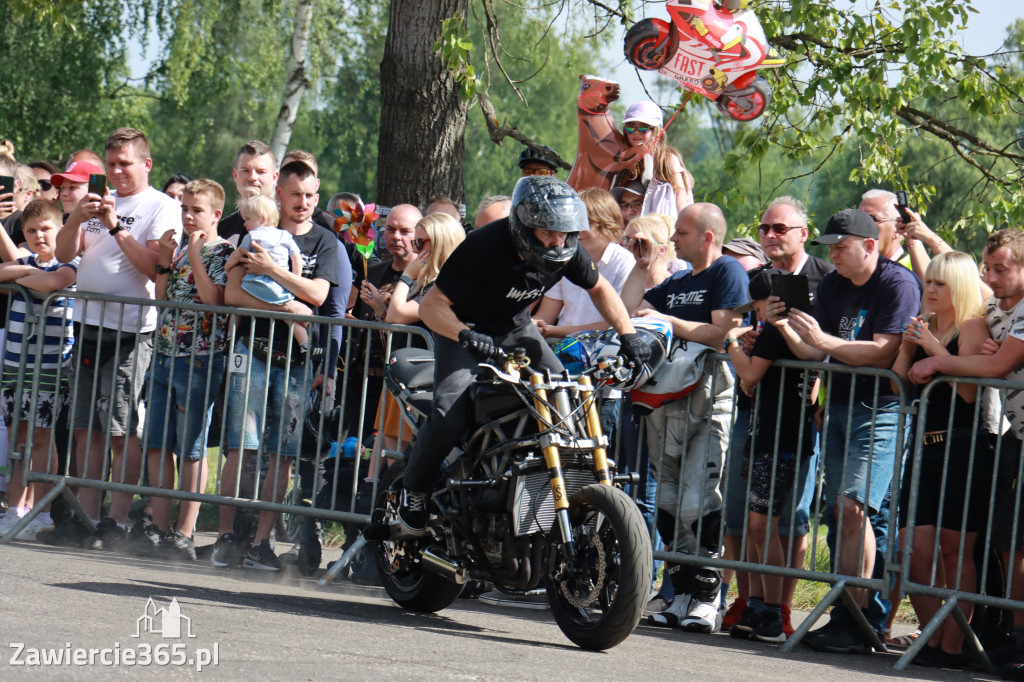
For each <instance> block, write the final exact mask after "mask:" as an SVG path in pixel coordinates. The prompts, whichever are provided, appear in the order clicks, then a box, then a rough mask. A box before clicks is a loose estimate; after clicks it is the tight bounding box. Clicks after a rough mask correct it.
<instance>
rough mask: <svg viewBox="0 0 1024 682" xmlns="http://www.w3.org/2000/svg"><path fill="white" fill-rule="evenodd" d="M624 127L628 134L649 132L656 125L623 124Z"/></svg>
mask: <svg viewBox="0 0 1024 682" xmlns="http://www.w3.org/2000/svg"><path fill="white" fill-rule="evenodd" d="M622 129H623V130H624V131H626V134H627V135H632V134H633V133H649V132H651V131H652V130H654V126H622Z"/></svg>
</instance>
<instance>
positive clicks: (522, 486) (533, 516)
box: [512, 469, 597, 535]
mask: <svg viewBox="0 0 1024 682" xmlns="http://www.w3.org/2000/svg"><path fill="white" fill-rule="evenodd" d="M562 476H563V477H564V478H565V492H566V494H567V495H569V496H570V497H571V496H572V495H573V494H574V493H575V492H576V491H577V490H579V489H580V488H582V487H584V486H587V485H590V484H592V483H597V479H595V478H594V472H593V471H591V470H589V469H562ZM512 518H513V521H514V523H515V533H516V535H530V534H532V533H546V532H548V531H549V530H551V527H552V525H554V523H555V500H554V498H553V497H552V495H551V483H550V479H549V478H548V472H547V471H536V472H533V473H529V474H524V475H522V476H518V477H517V478H516V496H515V501H514V502H513V503H512Z"/></svg>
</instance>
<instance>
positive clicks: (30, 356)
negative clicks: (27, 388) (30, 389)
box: [4, 254, 79, 370]
mask: <svg viewBox="0 0 1024 682" xmlns="http://www.w3.org/2000/svg"><path fill="white" fill-rule="evenodd" d="M78 260H79V259H78V258H75V259H74V260H73V261H72V262H70V263H58V262H57V261H56V260H52V261H50V262H49V263H45V264H40V263H39V259H38V257H37V256H36V255H35V254H32V255H30V256H27V257H25V258H19V259H18V263H20V264H21V265H31V266H33V267H36V268H38V269H39V270H42V271H43V272H56V271H57V270H59V269H60V268H71V269H72V270H74V271H75V272H78ZM68 289H74V286H73V285H72V286H70V287H68ZM45 298H46V296H42V297H40V296H39V293H38V292H34V291H33V292H31V295H30V300H31V306H32V308H31V310H32V312H33V313H35V314H45V316H46V319H45V322H44V323H43V324H42V329H40V324H39V322H26V321H25V316H26V310H27V306H26V305H25V299H24V298H23V297H22V296H21V295H20V294H14V298H13V300H12V301H11V316H10V318H9V320H8V322H7V338H6V344H5V347H4V364H5V365H14V366H17V365H18V364H19V363H20V362H21V356H22V354H23V353H24V354H25V356H26V357H25V367H26V368H27V369H29V370H32V369H33V368H34V367H35V363H36V356H37V354H38V353H39V350H40V349H39V342H40V338H39V333H40V331H42V337H43V338H42V343H43V347H42V357H41V360H40V365H39V368H40V369H56V368H58V367H62V366H64V365H66V364H67V363H68V362H69V361H70V360H71V349H72V346H74V343H75V334H74V328H73V327H72V326H71V319H72V310H73V308H74V301H73V300H71V299H69V298H66V297H64V296H58V297H56V298H53V299H51V300H50V306H49V307H48V308H47V309H46V310H45V313H44V311H43V302H44V300H45Z"/></svg>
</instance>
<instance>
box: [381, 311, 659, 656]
mask: <svg viewBox="0 0 1024 682" xmlns="http://www.w3.org/2000/svg"><path fill="white" fill-rule="evenodd" d="M635 322H636V324H635V325H634V326H635V327H636V329H637V332H638V333H641V335H642V337H643V338H644V339H646V340H647V342H648V343H649V345H651V347H652V359H651V361H650V362H649V363H648V364H645V365H643V366H642V367H638V368H632V367H627V366H624V365H623V364H622V361H621V359H620V358H619V357H618V341H617V337H616V336H615V333H614V332H609V333H608V336H602V338H601V339H600V343H598V344H597V346H598V347H597V348H595V349H593V352H590V350H588V351H587V353H586V357H585V358H583V361H582V362H580V363H579V364H578V366H576V367H574V368H573V369H575V370H578V373H575V374H570V372H569V371H568V370H566V371H565V372H564V373H563V374H560V375H551V374H550V373H544V374H541V373H540V372H537V371H535V370H532V369H531V368H530V366H529V359H528V358H527V357H526V355H525V352H523V351H522V349H516V350H514V351H513V352H512V353H511V354H509V355H505V354H504V353H503V352H501V353H500V354H499V357H497V358H495V359H494V360H493V363H494V364H484V365H482V366H483V367H486V368H488V370H489V371H485V372H481V374H480V376H479V377H478V378H477V380H476V381H475V383H474V384H473V387H472V389H471V390H472V391H473V396H474V400H473V402H474V405H475V409H476V426H475V427H473V428H472V429H471V431H470V433H467V434H466V437H465V440H464V441H463V443H462V444H461V446H459V447H456V448H454V449H453V450H452V452H451V453H450V454H449V456H448V458H447V459H446V460H445V463H444V466H443V468H442V477H441V480H440V482H439V483H438V485H437V487H436V489H435V491H434V493H433V494H432V495H431V498H430V502H429V511H430V520H429V521H428V523H427V528H428V531H429V536H427V537H422V538H416V539H402V538H401V537H400V536H396V535H395V534H394V533H390V532H387V531H385V532H384V533H380V531H381V529H387V528H389V527H392V523H391V522H392V521H393V519H394V518H395V516H396V514H397V509H398V505H399V499H400V494H401V490H402V477H403V470H404V467H403V464H402V463H401V462H394V463H392V464H391V465H390V466H389V467H388V469H387V471H386V472H385V473H384V475H383V476H382V478H381V482H380V486H379V489H378V494H377V499H376V501H375V504H374V511H373V521H374V524H375V527H376V528H377V529H378V535H377V536H376V537H374V538H373V541H374V547H375V554H376V560H377V566H378V569H379V571H380V575H381V579H382V581H383V584H384V587H385V589H386V590H387V592H388V594H389V595H390V596H391V598H392V599H394V600H395V601H396V602H397V603H398V604H400V605H401V606H403V607H405V608H407V609H410V610H413V611H423V612H436V611H440V610H441V609H444V608H446V607H447V606H449V605H450V604H451V603H452V602H454V601H455V599H456V597H458V595H459V593H460V592H461V591H462V588H463V585H464V583H465V582H466V581H468V580H487V581H490V582H493V583H494V585H495V586H496V587H497V588H498V589H500V590H501V591H503V592H505V593H507V594H513V595H515V594H519V595H522V594H526V593H528V592H529V591H531V590H535V589H537V588H538V586H540V585H543V586H544V587H545V589H546V591H547V598H548V603H549V604H550V606H551V613H552V615H553V616H554V618H555V621H556V622H557V623H558V626H559V627H560V628H561V630H562V632H563V633H564V634H565V635H566V636H567V637H568V638H569V639H570V640H572V641H573V642H575V643H576V644H577V645H579V646H581V647H583V648H585V649H592V650H603V649H608V648H610V647H613V646H615V645H616V644H618V643H619V642H621V641H622V640H624V639H625V638H626V637H628V636H629V634H630V633H631V632H632V631H633V629H634V628H635V627H636V625H637V623H638V622H639V619H640V616H641V614H642V613H643V609H644V605H645V604H646V602H647V598H648V596H649V591H650V584H651V561H652V556H651V544H650V537H649V535H648V533H647V528H646V526H645V525H644V520H643V517H642V516H641V514H640V510H639V508H638V507H637V506H636V504H635V503H634V502H633V500H631V499H630V498H629V496H628V495H626V494H625V493H624V492H623V491H622V490H621V488H620V486H621V485H622V484H623V483H625V482H627V481H631V480H635V475H629V474H623V473H620V472H619V471H617V469H616V465H615V462H614V461H612V460H611V459H610V458H609V457H608V455H607V452H606V448H607V447H608V438H607V436H605V435H604V434H603V433H602V432H601V423H600V419H599V417H598V407H597V395H598V389H599V387H600V385H602V384H604V383H609V384H612V385H615V386H619V387H622V388H632V387H633V386H636V385H637V383H638V382H642V381H646V380H648V379H649V378H650V377H651V373H652V372H653V371H654V369H655V368H656V366H657V365H659V364H661V363H662V361H663V360H664V358H665V357H666V349H667V343H669V341H667V340H666V338H665V335H664V330H663V329H662V330H658V332H659V333H654V332H651V331H648V330H644V329H642V327H643V325H641V324H640V322H641V321H640V320H637V321H635ZM668 333H669V334H671V328H669V330H668ZM433 374H434V372H433V356H432V354H431V353H430V352H429V351H423V350H417V349H402V350H399V351H396V352H395V353H394V354H392V356H391V358H390V361H389V363H388V366H387V368H386V370H385V381H386V384H387V387H388V390H389V391H390V392H391V393H392V395H394V397H395V399H396V400H397V401H398V403H399V405H400V406H401V408H402V413H403V416H404V418H405V419H406V420H407V421H408V422H409V424H410V425H411V426H413V427H414V428H415V427H418V426H419V425H420V424H422V423H423V421H424V420H425V419H426V415H427V413H428V412H429V410H430V406H431V401H432V392H431V391H432V388H433V385H432V379H433Z"/></svg>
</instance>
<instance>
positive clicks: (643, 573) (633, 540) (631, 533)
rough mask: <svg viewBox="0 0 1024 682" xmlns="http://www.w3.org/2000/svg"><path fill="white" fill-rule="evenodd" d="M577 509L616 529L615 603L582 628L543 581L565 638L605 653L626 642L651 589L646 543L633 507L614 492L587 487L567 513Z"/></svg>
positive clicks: (555, 534) (553, 585)
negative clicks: (617, 569)
mask: <svg viewBox="0 0 1024 682" xmlns="http://www.w3.org/2000/svg"><path fill="white" fill-rule="evenodd" d="M580 507H590V508H592V509H597V510H599V511H601V512H602V513H603V514H604V515H605V517H606V518H607V519H608V520H609V521H610V522H611V523H612V525H613V528H614V530H615V537H616V540H617V541H618V543H619V545H620V557H621V565H620V581H619V584H618V590H617V592H616V596H615V601H614V602H613V603H612V606H611V609H610V612H609V614H608V615H607V616H606V617H604V618H602V619H601V620H600V622H599V623H597V624H596V625H593V626H589V627H582V626H580V625H579V624H578V623H576V622H575V620H574V617H573V616H574V614H573V609H572V607H571V606H570V605H568V604H567V603H566V602H564V601H563V599H562V598H561V596H560V595H559V593H558V589H559V588H558V586H557V584H556V583H555V581H554V580H549V581H548V588H547V589H548V601H549V603H550V605H551V612H552V615H553V616H554V617H555V621H556V622H557V623H558V626H559V628H561V630H562V632H563V633H564V634H565V636H566V637H568V638H569V639H570V640H571V641H572V642H574V643H575V644H576V645H578V646H580V647H582V648H584V649H589V650H592V651H604V650H606V649H610V648H612V647H613V646H615V645H617V644H619V643H621V642H622V641H623V640H625V639H626V638H627V637H628V636H629V635H630V634H631V633H632V632H633V630H634V629H635V628H636V626H637V624H638V623H639V622H640V618H641V617H642V616H643V612H644V607H645V606H646V605H647V597H648V596H649V595H650V587H651V569H652V563H653V556H652V552H651V541H650V536H649V534H648V532H647V526H646V525H645V524H644V519H643V516H642V515H641V514H640V510H639V508H638V507H637V506H636V503H635V502H633V500H632V499H630V497H629V496H628V495H626V494H625V493H624V492H622V491H621V490H619V489H618V488H614V487H612V486H608V485H601V484H593V485H588V486H586V487H585V488H582V489H580V490H578V491H577V492H576V493H575V494H574V495H573V496H572V498H571V499H570V501H569V509H570V515H572V511H573V510H574V509H578V508H580ZM558 533H559V531H558V528H557V524H556V526H555V528H553V529H552V537H558Z"/></svg>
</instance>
